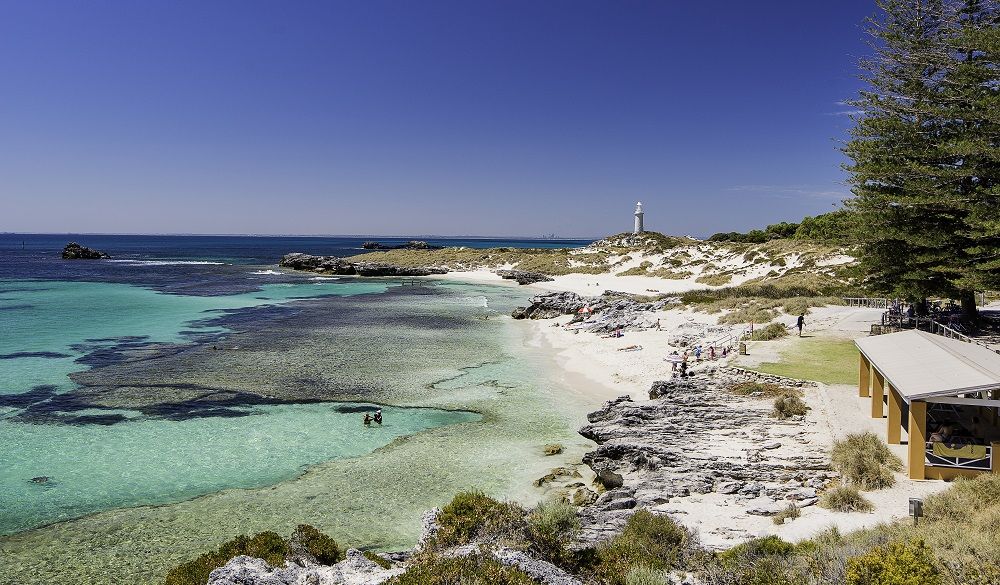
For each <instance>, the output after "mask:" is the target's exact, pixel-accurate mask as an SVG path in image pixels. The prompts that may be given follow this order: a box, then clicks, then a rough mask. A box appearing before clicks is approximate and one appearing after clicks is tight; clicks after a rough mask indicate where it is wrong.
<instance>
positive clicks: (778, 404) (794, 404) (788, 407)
mask: <svg viewBox="0 0 1000 585" xmlns="http://www.w3.org/2000/svg"><path fill="white" fill-rule="evenodd" d="M807 412H809V407H808V406H806V403H805V402H803V401H802V399H801V398H799V397H798V395H797V394H796V393H794V392H786V393H785V394H784V395H782V396H779V397H777V398H775V399H774V408H773V409H772V410H771V416H773V417H774V418H776V419H778V420H785V419H786V418H791V417H793V416H805V414H806V413H807Z"/></svg>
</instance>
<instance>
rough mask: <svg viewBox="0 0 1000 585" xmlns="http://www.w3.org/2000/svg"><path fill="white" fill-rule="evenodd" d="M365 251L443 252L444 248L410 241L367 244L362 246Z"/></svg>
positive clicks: (419, 241) (420, 241)
mask: <svg viewBox="0 0 1000 585" xmlns="http://www.w3.org/2000/svg"><path fill="white" fill-rule="evenodd" d="M361 247H362V248H364V249H365V250H441V249H443V248H444V246H435V245H433V244H428V243H427V242H424V241H423V240H410V241H409V242H406V243H405V244H396V245H392V244H383V243H381V242H365V243H363V244H361Z"/></svg>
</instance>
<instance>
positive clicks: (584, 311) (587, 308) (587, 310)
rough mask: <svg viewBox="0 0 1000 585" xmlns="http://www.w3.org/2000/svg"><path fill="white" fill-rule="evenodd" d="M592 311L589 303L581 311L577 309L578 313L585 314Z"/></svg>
mask: <svg viewBox="0 0 1000 585" xmlns="http://www.w3.org/2000/svg"><path fill="white" fill-rule="evenodd" d="M591 312H592V311H591V310H590V306H589V305H588V306H585V307H583V308H582V309H580V310H579V311H577V313H580V314H581V315H583V314H585V313H591Z"/></svg>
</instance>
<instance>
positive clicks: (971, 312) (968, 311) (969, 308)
mask: <svg viewBox="0 0 1000 585" xmlns="http://www.w3.org/2000/svg"><path fill="white" fill-rule="evenodd" d="M959 298H960V299H961V301H962V320H963V321H966V322H968V323H975V322H976V320H977V319H978V318H979V311H978V310H977V309H976V291H974V290H963V291H962V292H961V293H959Z"/></svg>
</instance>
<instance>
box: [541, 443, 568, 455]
mask: <svg viewBox="0 0 1000 585" xmlns="http://www.w3.org/2000/svg"><path fill="white" fill-rule="evenodd" d="M542 452H543V453H545V454H546V455H558V454H560V453H562V452H563V446H562V445H561V444H559V443H549V444H548V445H545V446H544V447H542Z"/></svg>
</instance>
